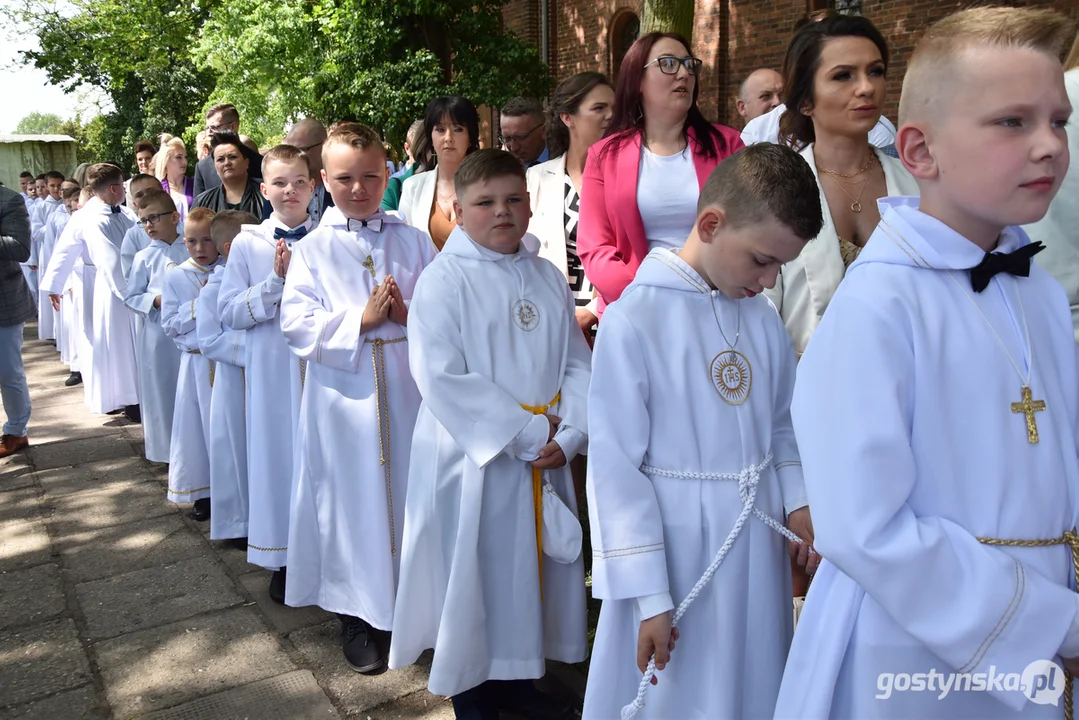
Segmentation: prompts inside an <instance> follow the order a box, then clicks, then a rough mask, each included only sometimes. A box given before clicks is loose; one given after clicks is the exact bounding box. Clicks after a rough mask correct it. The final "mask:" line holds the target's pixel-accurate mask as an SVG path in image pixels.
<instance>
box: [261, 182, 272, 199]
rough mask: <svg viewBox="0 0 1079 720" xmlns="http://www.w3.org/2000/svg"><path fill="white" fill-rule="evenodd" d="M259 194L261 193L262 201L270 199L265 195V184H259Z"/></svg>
mask: <svg viewBox="0 0 1079 720" xmlns="http://www.w3.org/2000/svg"><path fill="white" fill-rule="evenodd" d="M259 192H260V193H262V198H263V199H264V200H269V199H270V197H269V196H268V195H267V194H266V183H265V182H261V183H259Z"/></svg>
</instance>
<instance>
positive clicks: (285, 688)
mask: <svg viewBox="0 0 1079 720" xmlns="http://www.w3.org/2000/svg"><path fill="white" fill-rule="evenodd" d="M340 717H341V716H340V715H339V714H338V713H337V710H335V709H334V707H333V705H331V704H330V700H329V698H327V697H326V693H324V692H322V688H320V687H319V686H318V683H317V682H315V676H314V675H312V674H311V671H310V670H297V671H295V672H291V673H287V674H285V675H279V676H278V677H275V678H270V679H268V680H260V681H259V682H255V683H251V684H250V685H243V686H241V687H238V688H233V689H232V690H226V691H225V692H223V693H218V694H217V695H210V696H209V697H203V698H199V699H198V700H193V701H192V702H189V703H185V704H183V705H178V706H176V707H174V708H169V709H168V710H160V711H158V712H153V713H150V714H149V715H144V716H142V718H141V720H250V719H251V718H258V719H259V720H318V719H319V718H326V719H327V720H330V719H332V718H340Z"/></svg>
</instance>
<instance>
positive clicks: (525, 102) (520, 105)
mask: <svg viewBox="0 0 1079 720" xmlns="http://www.w3.org/2000/svg"><path fill="white" fill-rule="evenodd" d="M499 112H500V113H501V114H502V115H505V116H506V117H523V116H525V115H527V116H529V117H534V118H536V119H537V120H543V119H544V113H543V103H541V102H540V101H539V100H537V99H535V98H529V97H515V98H513V99H512V100H510V101H509V102H507V103H506V104H505V105H503V106H502V107H501V108H499Z"/></svg>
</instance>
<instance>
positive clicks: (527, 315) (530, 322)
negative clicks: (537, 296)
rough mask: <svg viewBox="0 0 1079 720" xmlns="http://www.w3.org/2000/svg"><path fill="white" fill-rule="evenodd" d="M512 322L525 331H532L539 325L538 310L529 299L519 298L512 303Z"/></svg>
mask: <svg viewBox="0 0 1079 720" xmlns="http://www.w3.org/2000/svg"><path fill="white" fill-rule="evenodd" d="M511 314H512V316H513V324H514V325H516V326H517V327H519V328H521V329H522V330H524V331H525V332H532V331H533V330H535V329H536V328H538V327H539V324H540V311H539V308H538V307H536V304H535V303H534V302H532V301H531V300H525V299H524V298H521V299H520V300H518V301H517V302H515V303H514V304H513V310H512V313H511Z"/></svg>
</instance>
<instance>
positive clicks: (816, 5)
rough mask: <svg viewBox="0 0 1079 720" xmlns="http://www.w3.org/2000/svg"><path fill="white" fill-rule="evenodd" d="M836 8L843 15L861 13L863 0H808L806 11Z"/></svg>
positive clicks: (812, 11)
mask: <svg viewBox="0 0 1079 720" xmlns="http://www.w3.org/2000/svg"><path fill="white" fill-rule="evenodd" d="M818 10H835V11H836V12H838V13H839V14H841V15H861V14H862V0H806V12H807V13H814V12H817V11H818Z"/></svg>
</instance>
